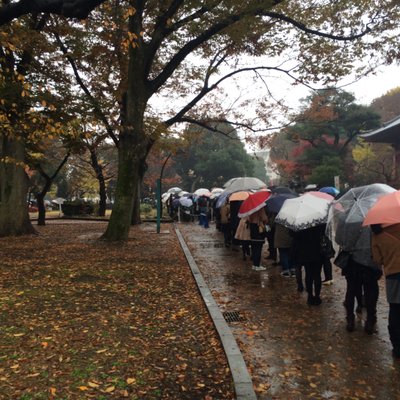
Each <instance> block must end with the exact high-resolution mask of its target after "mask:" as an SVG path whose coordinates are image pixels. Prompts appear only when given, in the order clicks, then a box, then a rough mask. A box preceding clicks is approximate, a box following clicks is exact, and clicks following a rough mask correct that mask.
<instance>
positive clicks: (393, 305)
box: [371, 224, 400, 358]
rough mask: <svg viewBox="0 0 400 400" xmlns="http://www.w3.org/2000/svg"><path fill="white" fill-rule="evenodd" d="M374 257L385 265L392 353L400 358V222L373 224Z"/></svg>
mask: <svg viewBox="0 0 400 400" xmlns="http://www.w3.org/2000/svg"><path fill="white" fill-rule="evenodd" d="M371 230H372V232H373V235H372V257H373V259H374V261H375V262H376V263H378V264H380V265H382V266H383V273H384V274H385V277H386V298H387V301H388V303H389V324H388V330H389V337H390V342H391V343H392V346H393V349H392V354H393V357H395V358H400V224H395V225H389V226H386V227H383V226H382V225H380V224H376V225H371Z"/></svg>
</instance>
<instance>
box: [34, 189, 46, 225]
mask: <svg viewBox="0 0 400 400" xmlns="http://www.w3.org/2000/svg"><path fill="white" fill-rule="evenodd" d="M44 196H45V194H42V193H37V194H36V200H37V206H38V211H39V215H38V223H37V224H38V225H41V226H45V225H46V207H45V205H44Z"/></svg>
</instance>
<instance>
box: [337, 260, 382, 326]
mask: <svg viewBox="0 0 400 400" xmlns="http://www.w3.org/2000/svg"><path fill="white" fill-rule="evenodd" d="M345 276H346V281H347V288H346V298H345V306H346V313H347V319H348V320H351V319H353V318H354V300H355V299H356V298H357V299H359V298H361V297H362V291H363V290H364V299H365V308H366V309H367V321H369V322H370V323H375V322H376V303H377V301H378V296H379V286H378V280H377V279H376V276H374V274H373V273H372V271H371V272H369V271H368V268H367V267H364V266H359V265H354V264H352V266H351V271H349V273H346V275H345Z"/></svg>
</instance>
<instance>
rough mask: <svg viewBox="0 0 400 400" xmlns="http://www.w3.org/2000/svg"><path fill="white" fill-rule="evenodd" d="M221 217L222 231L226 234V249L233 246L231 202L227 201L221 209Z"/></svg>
mask: <svg viewBox="0 0 400 400" xmlns="http://www.w3.org/2000/svg"><path fill="white" fill-rule="evenodd" d="M219 213H220V216H221V231H222V233H223V234H224V244H225V247H229V246H230V245H231V227H230V221H229V218H230V206H229V201H226V202H225V203H224V204H223V205H222V207H221V208H220V212H219Z"/></svg>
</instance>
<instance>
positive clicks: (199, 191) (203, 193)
mask: <svg viewBox="0 0 400 400" xmlns="http://www.w3.org/2000/svg"><path fill="white" fill-rule="evenodd" d="M194 194H195V195H196V196H199V197H200V196H207V197H210V196H211V192H210V191H209V190H208V189H205V188H200V189H197V190H195V191H194Z"/></svg>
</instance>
